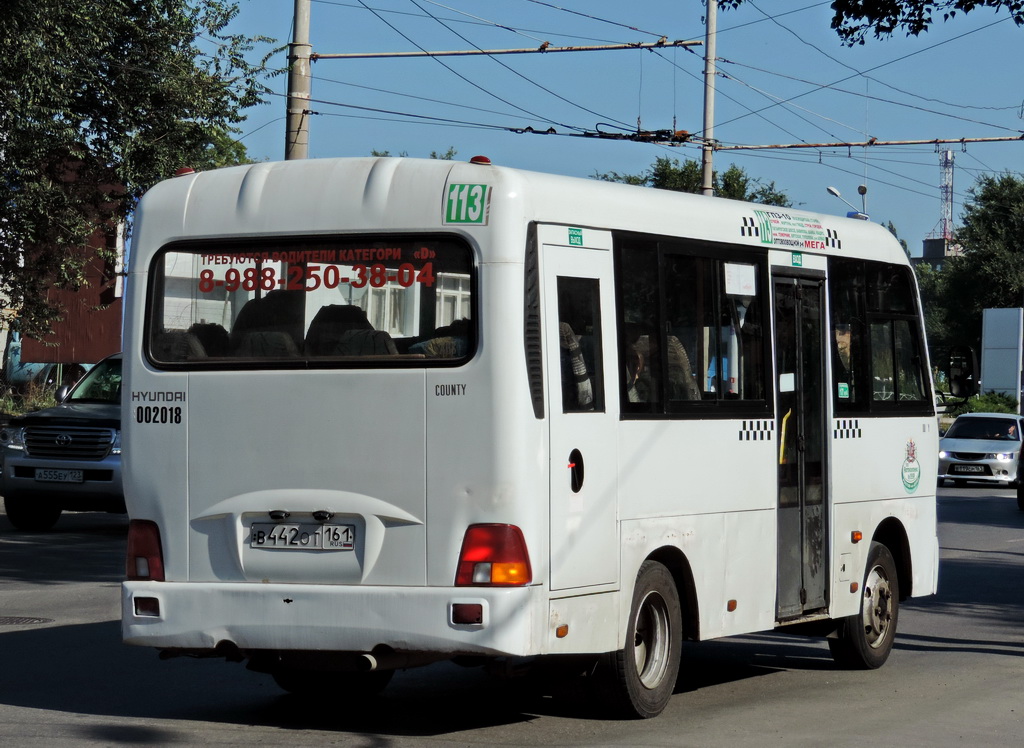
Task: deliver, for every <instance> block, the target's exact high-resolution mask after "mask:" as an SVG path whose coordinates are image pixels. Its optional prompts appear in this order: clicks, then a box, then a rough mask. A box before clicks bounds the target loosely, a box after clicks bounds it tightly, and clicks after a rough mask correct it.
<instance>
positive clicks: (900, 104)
mask: <svg viewBox="0 0 1024 748" xmlns="http://www.w3.org/2000/svg"><path fill="white" fill-rule="evenodd" d="M718 61H719V62H720V63H724V64H726V65H735V66H737V67H741V68H746V69H748V70H754V71H756V72H758V73H764V74H765V75H773V76H776V77H778V78H785V79H786V80H791V81H795V82H796V83H803V84H806V85H808V86H817V88H818V89H827V90H829V91H834V92H836V93H841V94H847V95H849V96H856V97H859V98H864V99H868V100H870V101H879V102H881V103H883V104H891V105H892V106H898V107H903V108H905V109H912V110H914V111H917V112H924V113H925V114H934V115H937V116H939V117H948V118H949V119H955V120H959V121H961V122H968V123H970V124H972V125H983V126H985V127H992V128H995V129H997V130H1006V131H1008V132H1021V130H1019V129H1015V128H1012V127H1006V126H1005V125H997V124H995V123H992V122H985V121H984V120H977V119H971V118H970V117H961V116H958V115H956V114H950V113H949V112H942V111H939V110H937V109H926V108H925V107H921V106H917V105H916V104H906V103H904V102H902V101H896V100H894V99H885V98H882V97H880V96H872V95H870V94H864V93H860V92H859V91H850V90H848V89H845V88H836V87H835V85H834V84H830V83H817V82H815V81H809V80H807V79H805V78H798V77H796V76H793V75H786V74H785V73H778V72H775V71H773V70H767V69H765V68H759V67H757V66H755V65H748V64H746V63H742V62H736V61H735V60H731V59H726V58H724V57H719V58H718ZM871 80H875V79H874V78H872V79H871ZM811 93H813V92H811ZM794 98H796V97H794ZM791 100H792V99H790V101H791ZM964 108H969V107H964ZM1011 108H1012V107H1011Z"/></svg>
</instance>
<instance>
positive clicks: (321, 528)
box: [249, 522, 356, 551]
mask: <svg viewBox="0 0 1024 748" xmlns="http://www.w3.org/2000/svg"><path fill="white" fill-rule="evenodd" d="M355 544H356V528H355V525H321V524H312V523H310V524H294V523H292V524H278V523H276V522H273V523H272V522H254V523H253V525H252V528H251V530H250V532H249V547H250V548H281V549H285V550H306V551H351V550H352V549H353V548H355Z"/></svg>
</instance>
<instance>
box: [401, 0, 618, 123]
mask: <svg viewBox="0 0 1024 748" xmlns="http://www.w3.org/2000/svg"><path fill="white" fill-rule="evenodd" d="M409 2H411V3H412V4H413V5H415V6H416V7H417V8H419V9H420V10H422V11H423V12H424V13H427V11H426V10H424V9H423V8H422V7H421V6H420V4H419V2H417V0H409ZM427 15H428V16H430V17H431V18H433V20H435V21H436V22H437V23H438V24H440V25H441V27H442V28H444V29H445V30H447V31H448V32H450V33H452V34H455V36H457V37H459V39H461V40H462V41H464V42H465V43H466V44H469V45H470V46H472V47H474V48H475V49H480V47H478V46H477V45H475V44H474V43H473V42H471V41H470V40H469V39H467V38H466V37H464V36H463V35H462V34H460V33H459V32H457V31H455V29H453V28H451V27H450V26H447V25H446V24H445V23H444V22H443V21H441V20H440V19H438V18H434V16H432V15H431V14H430V13H427ZM489 57H490V59H492V60H493V61H494V62H496V63H497V64H498V65H500V66H501V67H503V68H505V70H507V71H509V72H510V73H512V74H513V75H516V76H518V77H519V78H521V79H522V80H524V81H526V82H527V83H529V84H530V85H533V86H536V87H537V88H539V89H540V90H541V91H544V92H545V93H547V94H550V95H551V96H554V97H555V98H556V99H558V100H559V101H562V102H564V103H566V104H568V105H569V106H572V107H576V108H577V109H580V110H582V111H584V112H586V113H587V114H593V115H594V116H595V117H600V118H602V119H610V120H612V121H613V122H618V123H619V124H621V125H623V126H625V127H628V125H626V124H625V123H624V122H621V121H619V120H616V119H615V118H614V117H609V116H608V115H605V114H601V113H599V112H595V111H594V110H593V109H588V108H587V107H585V106H582V105H581V104H577V103H576V102H574V101H570V100H569V99H567V98H565V97H564V96H562V95H561V94H557V93H555V92H554V91H552V90H551V89H550V88H547V87H545V86H542V85H541V84H540V83H537V82H536V81H534V80H531V79H530V78H528V77H527V76H525V75H523V74H522V73H520V72H519V71H518V70H516V69H515V68H513V67H510V66H509V65H507V64H505V63H504V62H503V61H502V60H499V59H498V58H497V57H494V56H493V55H489ZM562 126H563V127H565V125H562Z"/></svg>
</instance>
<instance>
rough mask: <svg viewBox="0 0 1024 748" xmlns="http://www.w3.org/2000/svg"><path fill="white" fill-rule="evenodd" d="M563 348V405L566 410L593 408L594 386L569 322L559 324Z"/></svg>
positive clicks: (560, 341)
mask: <svg viewBox="0 0 1024 748" xmlns="http://www.w3.org/2000/svg"><path fill="white" fill-rule="evenodd" d="M558 337H559V341H558V342H559V347H560V348H561V351H560V355H561V369H562V406H563V409H564V410H566V411H577V410H593V409H594V386H593V383H592V382H591V381H590V375H589V374H588V373H587V363H586V361H584V359H583V351H582V350H581V349H580V344H579V340H578V339H577V337H576V334H575V333H574V332H573V330H572V327H570V325H569V323H568V322H560V323H559V325H558Z"/></svg>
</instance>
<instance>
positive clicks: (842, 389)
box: [838, 382, 850, 400]
mask: <svg viewBox="0 0 1024 748" xmlns="http://www.w3.org/2000/svg"><path fill="white" fill-rule="evenodd" d="M838 386H839V399H840V400H849V399H850V385H848V384H847V383H846V382H839V383H838Z"/></svg>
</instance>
